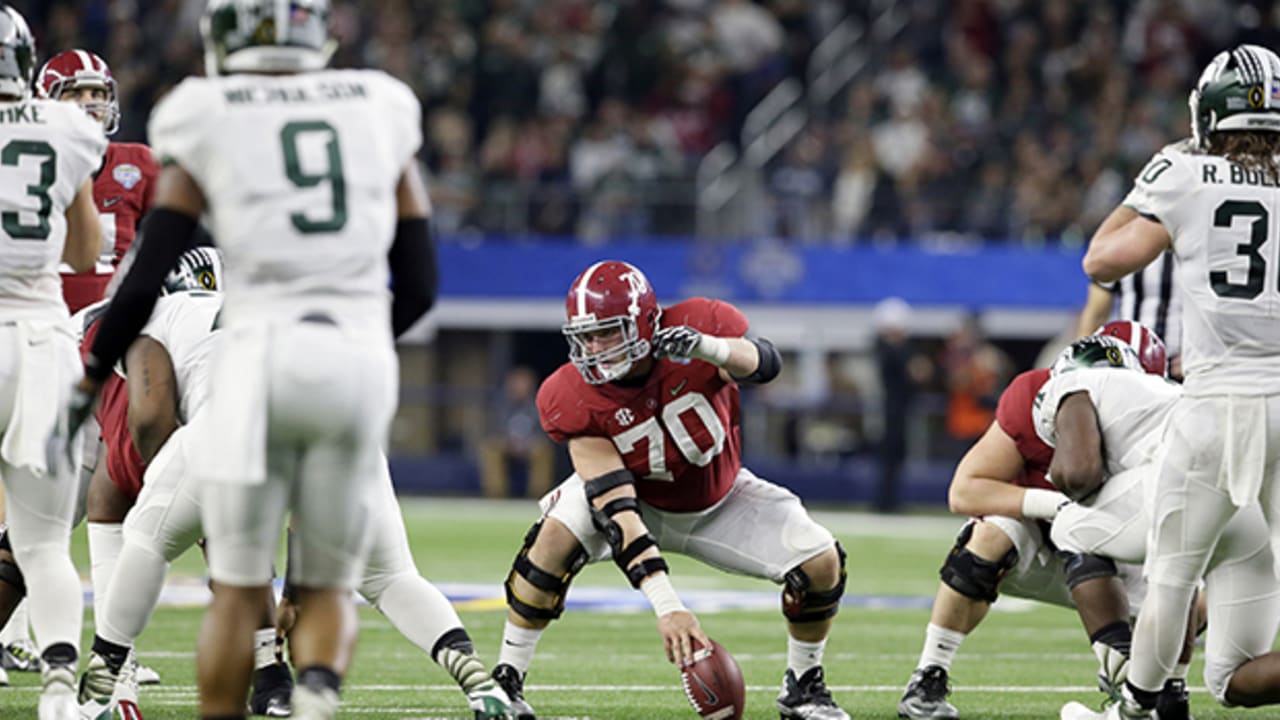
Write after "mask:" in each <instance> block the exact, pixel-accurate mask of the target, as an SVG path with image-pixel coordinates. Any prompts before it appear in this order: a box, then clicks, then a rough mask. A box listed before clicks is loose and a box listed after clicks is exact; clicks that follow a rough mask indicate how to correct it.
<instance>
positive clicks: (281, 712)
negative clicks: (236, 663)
mask: <svg viewBox="0 0 1280 720" xmlns="http://www.w3.org/2000/svg"><path fill="white" fill-rule="evenodd" d="M292 694H293V673H291V672H289V666H288V665H285V664H284V663H275V664H274V665H268V666H266V667H263V668H258V669H257V670H255V671H254V672H253V696H252V697H250V698H249V712H250V713H251V714H253V715H266V716H267V717H289V716H290V715H292V714H293V705H292V704H291V703H290V702H289V697H290V696H291V695H292Z"/></svg>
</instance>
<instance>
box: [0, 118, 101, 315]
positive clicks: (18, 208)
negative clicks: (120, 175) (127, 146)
mask: <svg viewBox="0 0 1280 720" xmlns="http://www.w3.org/2000/svg"><path fill="white" fill-rule="evenodd" d="M106 149H107V138H106V136H105V135H103V133H102V125H101V124H100V123H98V122H97V121H95V120H93V119H92V118H90V117H89V115H88V114H87V113H85V111H84V110H81V109H80V107H79V106H78V105H75V104H72V103H61V102H55V101H52V100H39V99H28V100H21V101H14V102H0V320H16V319H48V320H58V319H66V318H67V317H69V315H68V313H67V306H66V303H65V302H64V301H63V299H62V280H61V279H60V278H59V277H58V264H59V263H60V262H61V261H62V251H63V248H64V247H65V245H66V241H67V216H66V212H67V208H68V207H70V205H71V202H72V201H73V200H75V197H76V192H77V191H78V190H79V189H80V187H81V186H82V185H84V183H85V181H86V180H88V179H89V177H90V176H91V175H92V174H93V173H94V171H96V170H97V169H98V166H99V165H101V164H102V154H103V153H104V152H106ZM95 254H96V253H95Z"/></svg>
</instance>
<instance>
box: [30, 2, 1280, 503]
mask: <svg viewBox="0 0 1280 720" xmlns="http://www.w3.org/2000/svg"><path fill="white" fill-rule="evenodd" d="M13 4H14V5H15V6H16V7H17V8H18V9H19V10H20V11H22V12H23V13H24V14H25V15H26V17H28V18H29V19H30V20H31V22H32V25H33V29H34V31H35V32H36V35H37V40H38V47H39V52H40V57H41V59H45V58H48V57H49V56H51V55H52V54H54V53H56V52H58V51H60V50H63V49H67V48H71V47H84V48H89V49H91V50H94V51H97V52H99V53H100V54H101V55H102V56H103V57H104V58H106V59H107V61H108V62H109V63H110V65H111V67H112V70H113V71H114V73H115V77H116V79H117V81H118V83H119V88H120V101H121V106H122V110H123V120H122V123H121V130H120V132H119V133H118V135H116V136H115V139H118V140H142V141H145V139H146V118H147V115H148V113H149V110H150V108H151V107H152V106H153V105H154V104H155V102H156V100H157V98H159V97H160V96H161V95H162V94H163V93H164V92H165V91H166V89H167V88H169V87H170V86H172V85H173V84H174V83H175V82H177V81H178V80H180V79H181V78H182V77H183V76H184V75H187V74H199V73H201V72H202V71H203V64H202V57H201V51H200V44H199V40H198V33H197V19H198V17H199V14H200V12H201V10H202V9H203V6H204V2H203V0H118V1H108V0H25V1H24V0H18V1H17V2H14V3H13ZM333 6H334V11H333V27H334V31H335V34H336V35H337V37H338V39H339V41H340V43H341V44H340V48H339V50H338V53H337V55H336V57H335V63H334V64H335V65H337V66H371V67H378V68H382V69H385V70H387V71H388V72H390V73H392V74H393V75H395V76H397V77H399V78H400V79H402V80H404V81H406V82H408V83H409V84H410V85H411V86H412V87H413V88H414V89H415V90H416V91H417V93H418V95H419V96H420V98H421V99H422V102H423V105H424V107H425V108H426V113H425V115H424V137H425V144H424V148H423V151H422V153H421V160H422V162H423V163H424V164H425V166H426V168H427V170H428V174H429V178H430V188H431V195H432V200H433V203H434V217H433V220H434V225H435V229H436V232H437V236H438V237H439V239H440V257H441V267H442V276H443V296H442V299H441V302H440V304H439V306H438V308H437V309H436V310H435V311H434V312H433V314H432V316H431V317H430V318H429V320H428V321H427V322H425V323H424V324H423V325H421V326H420V327H418V328H417V329H416V330H415V331H414V333H412V335H411V336H410V338H409V339H408V340H407V341H406V342H404V343H403V344H402V345H401V360H402V406H401V409H400V414H399V417H398V418H397V422H396V424H395V427H394V434H393V440H392V453H393V456H394V471H395V478H396V482H397V485H398V486H399V487H400V488H401V489H402V490H405V491H414V492H425V493H432V494H462V495H466V494H478V493H480V492H481V491H482V488H483V490H484V491H485V492H487V493H488V494H490V495H502V494H508V493H509V494H515V495H520V494H523V493H524V492H525V491H526V488H527V487H528V486H529V485H530V484H532V485H533V488H534V490H535V491H536V490H537V489H538V488H539V487H543V486H545V485H546V484H547V483H549V482H552V481H553V480H554V479H555V478H559V477H560V476H562V475H563V474H564V473H565V472H566V470H567V463H566V461H565V457H564V456H563V454H562V453H561V452H560V451H559V450H553V449H550V448H548V447H546V446H543V445H542V444H541V443H542V442H543V441H542V439H541V433H540V432H539V431H538V428H537V425H536V413H534V411H533V410H532V408H531V406H530V403H529V400H528V398H527V396H526V395H524V394H522V393H527V392H528V390H529V388H530V387H532V386H534V385H535V384H536V381H537V380H540V379H541V378H542V377H544V376H545V375H547V374H548V373H549V372H551V371H552V370H553V369H554V368H555V367H556V366H557V365H558V364H559V363H561V362H563V360H564V354H565V345H564V342H563V341H562V340H561V338H560V337H559V335H558V332H557V329H558V327H559V324H560V322H561V320H562V317H563V310H562V308H563V305H562V299H563V296H564V292H565V290H566V289H567V286H568V283H569V281H570V280H571V279H572V278H573V276H574V275H575V274H576V273H577V272H578V271H579V270H580V269H581V268H582V267H585V266H586V265H587V264H589V263H590V262H592V261H594V260H596V259H600V258H605V257H612V258H620V259H626V260H630V261H632V262H635V263H636V264H638V265H639V266H640V267H642V269H644V270H645V271H646V272H647V273H648V274H649V276H650V279H651V281H652V282H653V284H654V286H655V288H656V290H657V292H658V294H659V298H660V299H661V300H663V301H664V302H667V303H670V302H674V301H677V300H679V299H682V298H683V297H686V296H688V295H691V294H707V295H712V296H716V297H721V298H724V299H728V300H730V301H733V302H735V303H737V304H739V305H741V306H742V307H743V308H744V309H745V310H746V311H747V313H748V316H749V317H750V318H751V319H752V321H753V330H754V331H755V332H757V333H759V334H762V335H765V336H768V337H770V338H771V339H773V340H774V341H775V342H776V343H777V344H778V345H779V347H781V348H782V349H783V350H784V355H785V359H786V370H785V371H784V374H783V376H782V377H781V378H780V379H779V380H778V381H777V382H775V383H773V384H771V385H769V386H767V387H764V388H759V389H755V388H753V389H749V390H746V391H744V401H743V407H744V413H743V415H744V434H745V436H746V437H745V440H746V447H747V458H746V459H747V462H748V464H750V465H751V466H752V467H754V468H755V469H756V470H757V472H760V473H761V474H762V475H764V476H765V477H769V478H771V479H773V480H775V481H777V482H780V483H782V484H785V485H788V486H791V487H792V488H794V489H796V490H797V491H798V492H799V493H800V494H801V495H802V496H804V497H806V498H808V499H811V500H825V501H833V502H855V503H857V502H865V501H867V500H868V499H869V498H870V497H871V495H872V486H873V485H874V482H875V477H876V472H877V462H878V460H877V457H878V456H877V454H876V449H877V447H878V444H879V442H880V439H881V436H882V434H883V433H882V428H883V417H884V409H885V407H886V405H893V404H895V403H900V402H903V400H902V398H901V397H900V396H899V395H897V394H891V395H890V396H889V398H888V402H887V403H886V393H885V391H884V388H883V385H882V383H881V380H880V376H879V373H878V371H877V367H876V363H875V357H874V352H873V351H874V343H875V338H876V329H877V327H878V326H879V325H883V324H884V323H886V322H893V321H898V322H902V323H905V324H906V326H907V327H908V329H909V331H910V334H911V336H912V341H911V342H912V352H911V355H912V359H911V361H910V363H911V378H912V380H911V386H912V388H913V389H914V390H915V392H914V393H912V396H911V399H910V401H909V404H908V405H907V408H908V409H907V414H908V425H907V427H908V430H907V436H906V440H907V442H906V446H907V462H906V467H905V471H904V473H903V478H902V495H903V497H904V498H905V499H906V500H907V501H908V502H940V501H942V499H943V498H944V497H945V488H946V483H947V482H948V480H949V477H950V468H951V465H952V464H953V463H954V460H955V459H956V458H957V457H958V455H959V453H961V452H963V449H964V448H965V447H966V446H967V444H968V443H969V442H970V441H971V440H972V437H973V435H974V428H979V429H980V428H982V427H985V422H986V419H987V416H986V415H984V413H986V412H988V411H989V409H990V405H991V402H992V401H993V400H994V398H995V397H996V396H997V395H998V393H999V390H1000V389H1001V387H1002V385H1003V383H1004V382H1006V381H1007V380H1008V379H1009V378H1010V377H1012V375H1013V374H1015V373H1016V372H1017V371H1020V370H1022V369H1025V368H1027V367H1030V366H1031V365H1032V364H1034V363H1035V362H1036V361H1037V358H1038V357H1039V356H1040V355H1041V353H1042V352H1043V351H1045V350H1046V349H1049V350H1051V349H1052V348H1054V347H1056V346H1057V345H1058V344H1061V342H1062V341H1063V340H1064V338H1065V337H1066V334H1067V333H1070V332H1071V331H1072V330H1073V329H1074V325H1075V317H1076V313H1077V311H1078V310H1079V308H1080V306H1081V304H1082V303H1083V300H1084V296H1085V289H1086V279H1085V278H1084V276H1083V275H1082V273H1081V271H1080V269H1079V262H1078V260H1079V256H1080V253H1081V248H1082V245H1083V243H1084V241H1085V239H1086V238H1087V237H1088V235H1089V234H1090V233H1091V232H1092V231H1093V229H1094V228H1095V227H1096V226H1097V224H1098V223H1099V222H1100V220H1101V219H1102V218H1103V217H1104V216H1105V214H1106V213H1107V212H1108V211H1109V210H1110V209H1111V208H1112V207H1114V205H1115V204H1116V203H1117V202H1118V201H1119V200H1120V199H1121V198H1122V197H1123V194H1124V193H1125V192H1126V190H1127V187H1128V185H1129V183H1130V180H1131V178H1132V177H1133V176H1134V174H1135V172H1136V170H1137V169H1138V168H1139V167H1140V166H1141V164H1142V163H1144V162H1145V161H1146V159H1147V158H1148V157H1149V156H1150V155H1151V153H1153V152H1154V151H1155V150H1156V149H1158V148H1159V147H1160V146H1161V145H1162V144H1164V143H1166V142H1169V141H1172V140H1175V139H1177V138H1180V137H1182V136H1183V135H1185V133H1186V128H1187V111H1186V88H1187V87H1189V85H1190V83H1191V82H1192V81H1193V80H1194V76H1195V73H1196V72H1197V71H1198V69H1199V68H1200V67H1202V66H1203V64H1204V63H1205V62H1206V61H1207V59H1208V58H1209V57H1211V56H1212V54H1213V53H1214V52H1216V51H1217V50H1218V49H1220V48H1222V47H1226V46H1229V45H1231V44H1234V43H1237V42H1245V41H1248V42H1257V43H1260V44H1264V45H1269V46H1272V47H1274V46H1276V45H1277V44H1280V43H1277V42H1276V41H1277V40H1278V39H1280V38H1278V31H1277V28H1276V25H1277V14H1278V10H1277V8H1276V4H1275V3H1270V2H1238V1H1233V2H1214V3H1202V2H1192V1H1190V0H1187V1H1185V2H1181V1H1179V0H1141V1H1139V2H1121V1H1100V2H1073V1H1070V0H1045V1H1043V2H1040V1H1031V0H1026V1H1020V0H956V1H955V2H924V1H915V2H911V1H899V2H895V1H893V0H848V1H846V2H839V1H837V0H809V1H806V0H759V1H753V0H596V1H592V0H439V1H432V2H427V1H425V0H376V1H375V0H364V1H358V2H340V1H337V2H334V3H333ZM269 241H270V239H269V238H264V242H269ZM891 296H895V297H900V298H903V299H904V300H906V301H907V302H908V303H910V305H911V312H910V313H902V312H901V310H896V311H895V310H893V309H892V308H888V307H882V308H881V310H880V312H877V311H876V309H875V306H876V303H877V302H879V301H880V300H882V299H884V298H887V297H891ZM508 388H510V391H511V392H510V393H508ZM504 448H516V449H517V450H519V449H521V448H524V449H528V451H529V452H530V457H531V458H532V460H531V461H528V462H525V461H520V460H511V461H506V460H504V456H503V454H502V452H503V449H504ZM525 465H528V466H529V469H530V472H528V473H526V472H524V467H523V466H525ZM507 466H510V467H507ZM508 470H510V472H507V471H508ZM504 477H506V478H507V479H508V480H509V481H510V482H509V483H506V484H504V482H503V478H504Z"/></svg>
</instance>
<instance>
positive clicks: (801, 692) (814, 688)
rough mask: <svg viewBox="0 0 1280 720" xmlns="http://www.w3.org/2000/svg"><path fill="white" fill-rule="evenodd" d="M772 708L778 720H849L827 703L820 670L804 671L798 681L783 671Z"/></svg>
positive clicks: (828, 696) (831, 700)
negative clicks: (779, 688)
mask: <svg viewBox="0 0 1280 720" xmlns="http://www.w3.org/2000/svg"><path fill="white" fill-rule="evenodd" d="M776 704H777V706H778V712H779V714H780V715H781V717H782V720H849V713H847V712H845V711H844V710H841V709H840V706H839V705H836V701H835V700H833V699H831V691H830V690H828V689H827V683H826V681H825V680H824V679H823V676H822V667H821V666H819V667H815V668H810V669H808V670H807V671H805V673H804V674H803V675H801V676H800V677H799V678H797V677H796V674H795V673H794V672H792V671H791V670H787V672H786V674H785V675H783V676H782V692H780V693H778V700H777V703H776Z"/></svg>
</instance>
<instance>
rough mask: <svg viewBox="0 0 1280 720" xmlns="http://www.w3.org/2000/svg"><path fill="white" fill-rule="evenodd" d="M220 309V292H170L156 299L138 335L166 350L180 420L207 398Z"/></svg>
mask: <svg viewBox="0 0 1280 720" xmlns="http://www.w3.org/2000/svg"><path fill="white" fill-rule="evenodd" d="M221 310H222V293H218V292H207V291H204V290H189V291H186V292H178V293H173V294H172V295H165V296H164V297H161V298H160V299H159V300H157V301H156V308H155V310H154V311H153V312H152V313H151V319H150V320H149V321H148V322H147V326H146V327H145V328H143V329H142V333H141V334H142V335H146V336H147V337H149V338H151V339H153V340H155V341H156V342H158V343H160V344H161V345H163V346H164V349H165V350H166V351H167V352H168V353H169V361H170V362H171V363H173V374H174V380H175V381H176V382H177V384H178V419H179V420H180V421H181V422H183V423H186V422H189V421H190V420H191V418H192V417H194V416H195V414H196V412H197V411H198V410H199V409H200V408H201V407H202V406H203V405H204V403H205V400H206V399H208V397H209V366H210V358H211V357H212V352H213V347H214V343H215V342H216V339H217V337H218V333H217V329H218V313H219V311H221ZM135 380H136V378H135V379H134V380H131V381H130V382H133V381H135Z"/></svg>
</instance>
